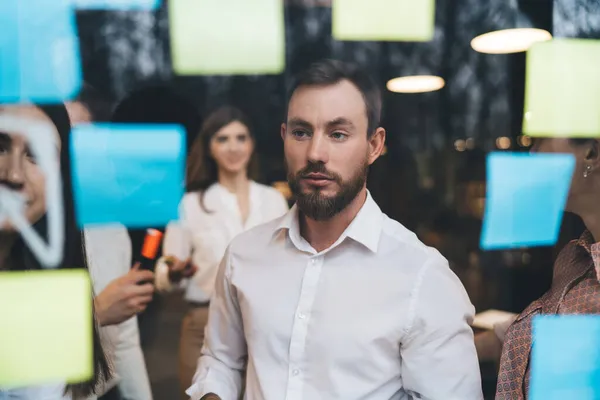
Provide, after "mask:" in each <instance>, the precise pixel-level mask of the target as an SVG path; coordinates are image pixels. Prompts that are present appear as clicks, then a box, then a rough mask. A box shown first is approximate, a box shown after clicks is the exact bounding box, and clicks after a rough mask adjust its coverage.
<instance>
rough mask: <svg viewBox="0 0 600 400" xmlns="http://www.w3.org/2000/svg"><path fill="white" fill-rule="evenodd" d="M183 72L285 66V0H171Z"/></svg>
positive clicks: (176, 62)
mask: <svg viewBox="0 0 600 400" xmlns="http://www.w3.org/2000/svg"><path fill="white" fill-rule="evenodd" d="M169 28H170V35H171V53H172V58H173V69H174V71H175V72H176V73H177V74H179V75H236V74H278V73H281V72H282V71H283V69H284V67H285V27H284V19H283V1H281V0H252V1H247V0H219V1H213V0H170V1H169Z"/></svg>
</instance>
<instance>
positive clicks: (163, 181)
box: [70, 123, 186, 227]
mask: <svg viewBox="0 0 600 400" xmlns="http://www.w3.org/2000/svg"><path fill="white" fill-rule="evenodd" d="M185 149H186V145H185V130H184V128H183V127H182V126H180V125H170V124H164V125H160V124H156V125H154V124H110V123H98V124H86V125H77V126H76V127H74V128H73V133H72V135H71V148H70V151H71V163H72V165H71V169H72V178H73V191H74V196H75V210H76V215H77V223H78V225H79V226H84V225H91V224H109V223H115V222H119V223H122V224H124V225H125V226H128V227H147V226H155V227H156V226H164V225H166V224H167V223H168V222H169V221H172V220H176V219H178V205H179V202H180V201H181V198H182V196H183V189H184V171H185Z"/></svg>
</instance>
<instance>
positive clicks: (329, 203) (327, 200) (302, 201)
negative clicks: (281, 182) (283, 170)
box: [287, 159, 369, 221]
mask: <svg viewBox="0 0 600 400" xmlns="http://www.w3.org/2000/svg"><path fill="white" fill-rule="evenodd" d="M368 172H369V163H368V161H367V160H366V159H365V161H364V163H362V164H361V165H360V167H359V168H358V169H357V171H356V173H355V174H354V175H353V176H352V177H351V178H350V179H349V180H347V181H344V180H343V179H342V177H341V176H339V175H338V174H335V173H333V172H330V171H328V170H327V169H326V168H325V165H324V164H323V163H309V164H308V165H307V166H306V167H304V168H303V169H301V170H300V171H298V172H297V173H296V174H294V173H292V172H291V171H289V168H288V177H287V178H288V183H289V185H290V189H291V190H292V193H293V194H294V197H295V198H296V204H297V206H298V209H299V210H300V211H301V212H302V213H304V215H306V216H307V217H308V218H310V219H313V220H315V221H327V220H329V219H331V218H332V217H334V216H336V215H337V214H339V213H340V212H341V211H343V210H344V209H345V208H346V207H348V205H349V204H350V203H351V202H352V200H354V199H355V198H356V196H358V194H359V193H360V191H361V190H362V188H363V187H364V185H365V183H366V181H367V174H368ZM310 173H318V174H324V175H326V176H327V177H328V178H329V179H331V180H332V181H333V182H335V183H337V184H338V186H339V188H340V190H339V191H338V192H337V193H336V194H335V195H334V196H333V197H329V196H325V195H323V193H322V191H323V189H324V188H320V187H312V188H311V191H309V192H308V193H306V192H303V191H302V188H301V186H300V182H301V180H302V178H305V177H306V176H307V175H308V174H310Z"/></svg>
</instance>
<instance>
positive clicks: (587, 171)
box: [583, 165, 592, 178]
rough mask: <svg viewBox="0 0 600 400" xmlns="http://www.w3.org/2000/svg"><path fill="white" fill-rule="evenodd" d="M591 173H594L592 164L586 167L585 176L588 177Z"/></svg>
mask: <svg viewBox="0 0 600 400" xmlns="http://www.w3.org/2000/svg"><path fill="white" fill-rule="evenodd" d="M591 173H592V166H591V165H588V166H586V167H585V170H584V171H583V177H584V178H587V177H588V176H590V174H591Z"/></svg>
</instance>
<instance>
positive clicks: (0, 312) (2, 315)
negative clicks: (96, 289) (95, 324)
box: [0, 269, 93, 387]
mask: <svg viewBox="0 0 600 400" xmlns="http://www.w3.org/2000/svg"><path fill="white" fill-rule="evenodd" d="M92 374H93V350H92V289H91V283H90V280H89V277H88V273H87V271H85V270H79V269H77V270H45V271H26V272H2V273H0V387H21V386H28V385H35V384H44V383H61V382H68V383H70V382H81V381H84V380H87V379H89V378H90V377H91V376H92Z"/></svg>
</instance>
